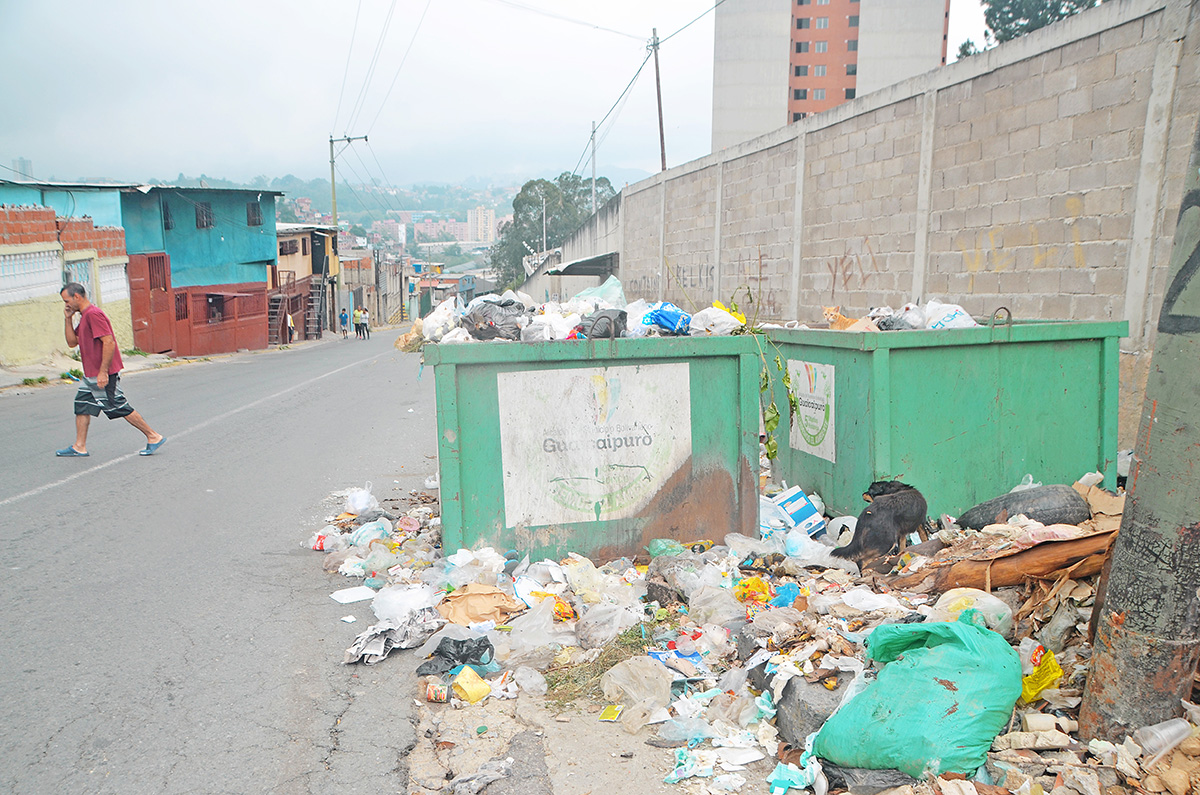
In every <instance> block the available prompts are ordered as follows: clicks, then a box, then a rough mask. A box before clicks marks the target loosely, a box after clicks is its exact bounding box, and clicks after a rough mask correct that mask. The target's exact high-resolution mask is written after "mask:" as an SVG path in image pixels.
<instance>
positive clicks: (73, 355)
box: [67, 348, 83, 362]
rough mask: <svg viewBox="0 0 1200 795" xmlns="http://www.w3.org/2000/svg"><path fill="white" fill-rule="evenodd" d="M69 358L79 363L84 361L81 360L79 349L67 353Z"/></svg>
mask: <svg viewBox="0 0 1200 795" xmlns="http://www.w3.org/2000/svg"><path fill="white" fill-rule="evenodd" d="M67 358H68V359H74V360H75V361H77V362H79V361H83V360H82V359H80V358H79V349H78V348H72V349H71V350H69V351H67Z"/></svg>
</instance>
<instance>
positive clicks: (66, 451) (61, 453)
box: [54, 445, 91, 458]
mask: <svg viewBox="0 0 1200 795" xmlns="http://www.w3.org/2000/svg"><path fill="white" fill-rule="evenodd" d="M54 454H55V455H56V456H58V457H59V458H87V457H88V456H90V455H91V453H81V452H79V451H78V450H76V449H75V446H74V445H72V446H70V447H64V448H63V449H61V450H55V451H54Z"/></svg>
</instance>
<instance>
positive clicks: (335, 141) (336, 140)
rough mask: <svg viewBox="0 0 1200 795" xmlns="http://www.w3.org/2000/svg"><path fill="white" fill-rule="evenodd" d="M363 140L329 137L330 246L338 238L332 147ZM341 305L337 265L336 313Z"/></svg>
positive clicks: (339, 275)
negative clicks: (331, 227) (331, 223)
mask: <svg viewBox="0 0 1200 795" xmlns="http://www.w3.org/2000/svg"><path fill="white" fill-rule="evenodd" d="M365 140H367V136H365V135H360V136H358V137H357V138H350V137H344V138H334V137H333V135H330V136H329V194H330V199H331V200H332V204H333V241H332V244H333V245H334V246H336V245H337V238H338V217H337V169H336V168H335V166H334V160H335V158H336V155H334V153H333V145H334V144H340V143H347V144H348V143H351V142H352V141H365ZM325 275H326V276H328V275H329V272H328V271H326V273H325ZM341 303H342V268H341V264H340V263H339V264H338V273H337V281H336V287H335V289H334V304H335V305H336V306H335V308H336V309H337V310H338V311H340V310H341V308H342V307H341Z"/></svg>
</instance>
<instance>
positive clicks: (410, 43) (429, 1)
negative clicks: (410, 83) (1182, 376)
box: [367, 0, 433, 135]
mask: <svg viewBox="0 0 1200 795" xmlns="http://www.w3.org/2000/svg"><path fill="white" fill-rule="evenodd" d="M432 3H433V0H425V10H424V11H422V12H421V18H420V19H419V20H417V27H416V29H415V30H413V35H412V38H411V39H409V41H408V49H406V50H405V51H404V57H403V58H401V59H400V65H399V66H397V67H396V74H394V75H392V82H391V83H390V84H389V85H388V90H387V93H386V94H384V95H383V102H381V103H380V104H379V110H377V111H375V118H373V119H371V126H369V127H367V135H370V134H371V130H373V129H375V122H377V121H379V114H381V113H383V109H384V108H386V107H387V101H388V97H390V96H391V95H392V89H393V88H395V87H396V80H397V79H398V78H399V77H400V70H401V69H403V68H404V64H405V62H406V61H408V54H409V53H410V52H412V48H413V44H415V43H416V41H417V34H418V33H420V32H421V23H423V22H424V21H425V15H426V14H428V13H429V6H430V5H431V4H432Z"/></svg>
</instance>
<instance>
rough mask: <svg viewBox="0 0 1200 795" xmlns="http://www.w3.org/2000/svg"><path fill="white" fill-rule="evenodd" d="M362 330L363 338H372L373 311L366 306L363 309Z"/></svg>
mask: <svg viewBox="0 0 1200 795" xmlns="http://www.w3.org/2000/svg"><path fill="white" fill-rule="evenodd" d="M362 331H363V339H365V340H369V339H371V313H370V312H369V311H368V310H367V308H366V307H365V306H364V307H363V311H362Z"/></svg>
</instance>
